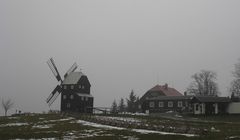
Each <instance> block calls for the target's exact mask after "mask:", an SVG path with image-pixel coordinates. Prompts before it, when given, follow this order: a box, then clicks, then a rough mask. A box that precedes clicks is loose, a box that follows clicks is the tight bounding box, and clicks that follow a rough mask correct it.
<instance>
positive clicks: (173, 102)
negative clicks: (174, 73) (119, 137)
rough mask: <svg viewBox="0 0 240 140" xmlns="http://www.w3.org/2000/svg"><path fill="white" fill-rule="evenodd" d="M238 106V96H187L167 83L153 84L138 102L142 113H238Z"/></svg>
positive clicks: (239, 99)
mask: <svg viewBox="0 0 240 140" xmlns="http://www.w3.org/2000/svg"><path fill="white" fill-rule="evenodd" d="M239 108H240V98H236V99H235V98H234V96H233V97H231V98H229V97H218V96H187V95H186V93H184V95H183V94H181V93H180V92H179V91H177V90H176V89H174V88H172V87H169V86H168V84H165V85H156V86H154V87H153V88H151V89H150V90H148V91H147V92H146V93H145V94H144V95H143V96H142V97H141V98H140V101H139V103H138V109H139V111H141V112H143V113H164V112H168V111H172V112H179V113H191V114H206V115H212V114H240V109H239Z"/></svg>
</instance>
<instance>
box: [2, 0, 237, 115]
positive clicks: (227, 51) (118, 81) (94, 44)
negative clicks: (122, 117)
mask: <svg viewBox="0 0 240 140" xmlns="http://www.w3.org/2000/svg"><path fill="white" fill-rule="evenodd" d="M239 6H240V1H239V0H211V1H209V0H198V1H193V0H181V1H180V0H164V1H162V0H119V1H117V0H95V1H90V0H77V1H62V0H52V1H46V0H41V1H40V0H39V1H32V0H22V1H19V0H15V1H13V0H1V1H0V19H1V20H0V66H1V72H0V97H1V98H2V97H4V98H8V97H9V98H12V99H13V100H14V101H15V108H14V109H13V111H14V110H15V109H21V110H23V111H31V112H41V111H43V110H47V109H48V106H47V104H46V103H45V99H46V98H47V96H48V95H49V94H50V92H51V91H52V90H53V88H54V87H55V86H56V84H57V81H56V79H55V78H54V77H53V75H52V73H51V71H50V69H49V68H48V66H47V64H46V61H47V60H48V58H49V57H53V58H54V59H55V62H56V65H57V67H58V69H59V71H60V73H61V74H62V75H63V74H64V73H65V72H66V71H67V69H68V68H69V67H70V66H71V65H72V64H73V62H77V63H78V64H79V65H80V67H81V68H82V69H83V72H84V73H85V74H86V75H87V76H88V78H89V80H90V82H91V84H92V89H91V90H92V94H93V96H94V97H95V106H110V105H111V103H112V101H113V100H114V99H117V100H118V99H120V97H127V96H128V94H129V92H130V91H131V89H134V91H135V93H136V94H137V95H139V96H141V95H143V94H144V93H145V92H146V91H147V90H148V89H149V88H151V87H153V86H154V85H156V84H157V81H159V84H164V83H168V84H169V85H170V86H172V87H174V88H176V89H177V90H179V91H180V92H184V91H185V90H186V88H187V86H188V85H189V83H190V82H191V75H192V74H194V73H195V72H198V71H200V70H202V69H207V70H213V71H216V72H217V74H218V83H219V87H220V91H221V93H222V95H227V94H228V91H227V90H228V87H229V83H230V81H231V80H232V74H231V72H232V71H233V65H234V63H236V62H237V59H238V58H239V57H240V55H239V52H240V15H239V14H240V9H239ZM158 77H159V78H158ZM158 79H159V80H158ZM52 108H53V109H58V108H59V101H58V102H56V103H54V104H53V107H52ZM0 111H1V114H3V111H2V109H1V110H0Z"/></svg>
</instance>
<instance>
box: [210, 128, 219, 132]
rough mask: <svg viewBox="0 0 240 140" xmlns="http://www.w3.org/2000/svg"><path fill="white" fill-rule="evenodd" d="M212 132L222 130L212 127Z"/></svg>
mask: <svg viewBox="0 0 240 140" xmlns="http://www.w3.org/2000/svg"><path fill="white" fill-rule="evenodd" d="M211 132H220V130H218V129H216V128H215V127H211Z"/></svg>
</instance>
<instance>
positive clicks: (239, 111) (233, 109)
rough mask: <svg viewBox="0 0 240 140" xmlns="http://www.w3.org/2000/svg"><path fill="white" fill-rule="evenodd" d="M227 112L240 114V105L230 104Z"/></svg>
mask: <svg viewBox="0 0 240 140" xmlns="http://www.w3.org/2000/svg"><path fill="white" fill-rule="evenodd" d="M227 112H228V113H229V114H240V103H234V102H233V103H229V105H228V108H227Z"/></svg>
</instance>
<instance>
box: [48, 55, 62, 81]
mask: <svg viewBox="0 0 240 140" xmlns="http://www.w3.org/2000/svg"><path fill="white" fill-rule="evenodd" d="M47 64H48V66H49V68H50V69H51V71H52V73H53V75H54V76H55V77H56V78H57V80H58V81H62V79H61V76H60V74H59V72H58V70H57V67H56V65H55V63H54V60H53V59H52V58H50V59H49V60H48V61H47Z"/></svg>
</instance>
